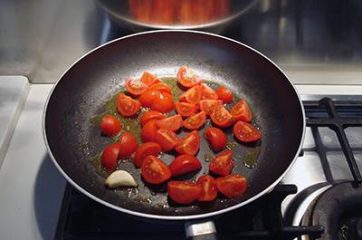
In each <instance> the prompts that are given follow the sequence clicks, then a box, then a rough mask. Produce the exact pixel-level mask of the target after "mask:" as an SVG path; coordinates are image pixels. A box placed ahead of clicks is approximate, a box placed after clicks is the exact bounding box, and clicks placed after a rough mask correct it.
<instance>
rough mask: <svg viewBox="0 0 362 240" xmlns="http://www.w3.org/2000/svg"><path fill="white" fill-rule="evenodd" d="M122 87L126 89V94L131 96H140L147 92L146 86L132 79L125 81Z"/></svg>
mask: <svg viewBox="0 0 362 240" xmlns="http://www.w3.org/2000/svg"><path fill="white" fill-rule="evenodd" d="M124 87H125V88H126V90H127V92H129V93H130V94H132V95H133V96H140V95H141V94H142V93H144V92H145V91H146V90H147V87H148V86H147V85H146V84H144V83H142V82H141V81H138V80H134V79H127V80H126V82H125V84H124Z"/></svg>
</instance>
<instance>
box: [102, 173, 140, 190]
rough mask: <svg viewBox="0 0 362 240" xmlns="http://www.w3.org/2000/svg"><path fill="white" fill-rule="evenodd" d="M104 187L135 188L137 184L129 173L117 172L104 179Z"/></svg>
mask: <svg viewBox="0 0 362 240" xmlns="http://www.w3.org/2000/svg"><path fill="white" fill-rule="evenodd" d="M105 185H106V186H107V187H109V188H117V187H137V183H136V181H135V180H134V178H133V177H132V175H131V174H129V172H127V171H124V170H117V171H114V172H113V173H111V175H109V176H108V177H107V179H106V182H105Z"/></svg>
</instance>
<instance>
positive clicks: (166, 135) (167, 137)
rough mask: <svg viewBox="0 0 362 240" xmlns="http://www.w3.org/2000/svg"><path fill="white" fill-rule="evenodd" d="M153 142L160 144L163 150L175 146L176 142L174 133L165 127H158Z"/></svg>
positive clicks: (169, 149)
mask: <svg viewBox="0 0 362 240" xmlns="http://www.w3.org/2000/svg"><path fill="white" fill-rule="evenodd" d="M155 142H157V143H158V144H160V145H161V147H162V150H163V151H164V152H169V151H171V150H172V149H174V148H175V146H176V145H177V143H178V138H177V135H176V133H174V132H172V131H171V130H167V129H158V130H157V132H156V135H155Z"/></svg>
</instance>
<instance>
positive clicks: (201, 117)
mask: <svg viewBox="0 0 362 240" xmlns="http://www.w3.org/2000/svg"><path fill="white" fill-rule="evenodd" d="M205 122H206V114H205V112H203V111H202V112H199V113H197V114H195V115H193V116H191V117H188V118H186V119H185V120H184V121H183V126H184V127H185V128H186V129H189V130H196V129H199V128H200V127H202V126H203V125H204V124H205Z"/></svg>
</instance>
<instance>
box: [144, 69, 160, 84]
mask: <svg viewBox="0 0 362 240" xmlns="http://www.w3.org/2000/svg"><path fill="white" fill-rule="evenodd" d="M141 82H143V83H144V84H146V85H147V86H152V85H153V84H156V83H159V82H161V80H160V79H158V78H157V77H156V76H155V75H153V74H152V73H149V72H143V74H142V77H141Z"/></svg>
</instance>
